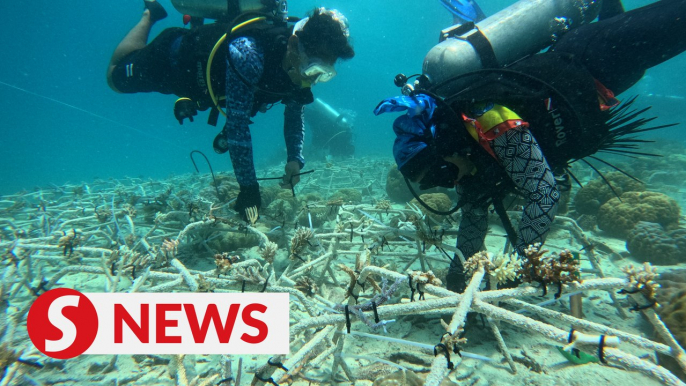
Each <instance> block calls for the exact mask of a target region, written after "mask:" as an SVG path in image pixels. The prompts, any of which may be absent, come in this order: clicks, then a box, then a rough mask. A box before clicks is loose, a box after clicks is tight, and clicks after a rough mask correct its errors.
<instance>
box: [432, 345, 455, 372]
mask: <svg viewBox="0 0 686 386" xmlns="http://www.w3.org/2000/svg"><path fill="white" fill-rule="evenodd" d="M436 348H441V349H443V355H445V359H446V360H447V361H448V368H449V369H451V370H452V369H453V367H454V365H453V362H451V361H450V350H448V347H447V346H446V345H444V344H443V343H439V344H437V345H435V346H434V356H436V355H438V350H437V349H436Z"/></svg>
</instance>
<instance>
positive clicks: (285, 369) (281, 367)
mask: <svg viewBox="0 0 686 386" xmlns="http://www.w3.org/2000/svg"><path fill="white" fill-rule="evenodd" d="M272 358H273V357H269V359H267V363H268V364H269V366H273V367H278V368H280V369H282V370H283V371H285V372H288V369H287V368H286V366H284V365H283V363H281V362H272Z"/></svg>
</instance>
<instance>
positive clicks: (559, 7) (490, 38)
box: [423, 0, 602, 95]
mask: <svg viewBox="0 0 686 386" xmlns="http://www.w3.org/2000/svg"><path fill="white" fill-rule="evenodd" d="M601 1H602V0H520V1H519V2H517V3H515V4H513V5H511V6H510V7H508V8H505V9H503V10H502V11H500V12H498V13H496V14H495V15H493V16H490V17H488V18H486V19H484V20H482V21H480V22H479V23H477V24H476V25H474V23H466V24H463V25H456V26H452V27H450V28H447V29H445V30H443V31H441V36H440V42H439V43H438V44H437V45H435V46H434V47H433V48H432V49H431V50H430V51H429V53H428V54H427V55H426V57H425V58H424V65H423V74H424V75H426V76H427V77H428V78H429V81H430V82H431V84H438V83H441V82H443V81H445V80H447V79H450V78H452V77H455V76H459V75H462V74H466V73H468V72H472V71H476V70H480V69H483V68H497V67H502V66H504V65H507V64H510V63H513V62H515V61H517V60H519V59H521V58H524V57H525V56H527V55H531V54H535V53H537V52H538V51H540V50H542V49H544V48H546V47H547V46H549V45H551V44H552V43H553V42H554V41H555V39H556V38H557V37H559V36H560V35H561V34H563V33H564V32H566V31H567V30H570V29H573V28H576V27H578V26H579V25H582V24H585V23H590V22H591V21H592V20H593V19H595V18H596V16H597V15H598V12H599V10H600V2H601ZM440 94H442V95H450V94H451V90H450V87H445V88H443V89H442V91H441V93H440Z"/></svg>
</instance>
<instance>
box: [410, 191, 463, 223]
mask: <svg viewBox="0 0 686 386" xmlns="http://www.w3.org/2000/svg"><path fill="white" fill-rule="evenodd" d="M419 198H421V199H422V201H424V202H425V203H426V204H427V205H428V206H429V207H430V208H432V209H434V210H437V211H439V212H447V211H449V210H450V209H452V207H453V203H452V201H450V197H448V195H447V194H445V193H424V194H422V195H420V196H419ZM410 205H413V206H415V207H417V208H419V209H420V210H421V211H422V213H424V214H425V215H426V216H428V217H431V218H433V219H435V220H437V221H439V222H440V221H442V220H443V216H441V215H437V214H434V213H432V212H430V211H429V210H428V209H426V208H425V207H424V206H423V205H420V204H419V202H418V201H417V200H416V199H414V198H413V199H412V201H410Z"/></svg>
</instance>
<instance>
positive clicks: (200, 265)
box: [0, 160, 683, 386]
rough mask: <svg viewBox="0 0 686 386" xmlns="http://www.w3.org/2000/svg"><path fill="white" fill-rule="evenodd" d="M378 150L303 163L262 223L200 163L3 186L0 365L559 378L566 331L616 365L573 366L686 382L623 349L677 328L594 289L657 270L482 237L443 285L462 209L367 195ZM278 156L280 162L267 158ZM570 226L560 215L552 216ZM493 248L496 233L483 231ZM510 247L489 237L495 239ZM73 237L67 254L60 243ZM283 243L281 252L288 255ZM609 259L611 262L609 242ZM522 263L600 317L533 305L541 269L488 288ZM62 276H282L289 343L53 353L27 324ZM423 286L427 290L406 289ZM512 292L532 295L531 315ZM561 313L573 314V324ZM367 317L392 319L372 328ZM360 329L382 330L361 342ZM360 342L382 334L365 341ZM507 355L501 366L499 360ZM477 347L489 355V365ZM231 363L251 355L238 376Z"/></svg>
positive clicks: (50, 373) (470, 379) (378, 181)
mask: <svg viewBox="0 0 686 386" xmlns="http://www.w3.org/2000/svg"><path fill="white" fill-rule="evenodd" d="M379 165H382V167H381V166H379ZM387 165H388V162H385V163H383V162H372V161H370V162H367V161H366V160H363V161H362V162H360V161H359V160H355V161H354V163H350V164H346V161H341V162H340V163H339V162H337V163H336V165H332V166H331V167H330V168H328V169H326V170H323V171H322V172H321V173H313V174H311V175H308V176H307V178H303V180H302V181H301V184H299V185H298V187H297V188H296V191H295V192H296V194H298V197H297V198H296V199H294V198H293V197H292V192H291V191H281V192H277V191H276V190H273V192H272V193H270V194H274V200H275V201H276V200H281V202H283V203H288V204H289V205H291V210H292V217H290V218H289V220H288V222H286V220H285V217H284V216H281V218H279V217H278V216H274V215H273V213H268V210H267V208H264V206H263V209H265V210H263V211H262V213H260V219H259V221H258V222H257V224H255V226H251V225H249V224H246V223H245V221H242V220H240V217H239V215H238V214H237V213H235V212H234V211H233V210H232V209H231V207H230V205H229V204H228V203H226V202H225V201H224V202H222V201H218V198H217V197H216V192H215V191H214V186H213V185H211V182H210V181H211V180H210V178H209V176H198V175H193V176H190V175H188V176H174V177H171V178H169V179H167V180H161V181H142V180H140V179H126V180H111V181H97V182H89V183H88V185H86V184H85V183H82V184H79V185H78V186H81V187H83V189H73V188H74V186H61V187H51V188H49V189H42V190H37V191H35V192H23V193H20V194H17V195H11V196H3V197H0V234H1V235H2V240H0V256H1V258H2V261H3V264H2V265H0V277H1V278H2V280H0V338H1V339H2V342H3V347H0V349H2V350H0V351H4V352H5V354H3V355H5V356H4V357H3V358H5V359H6V361H5V362H3V363H2V365H3V366H5V368H4V369H3V370H4V372H3V374H1V375H0V382H2V383H3V384H7V385H12V384H22V385H23V384H54V383H60V384H64V385H82V384H134V383H135V384H157V385H162V386H172V385H202V384H214V385H225V384H229V383H232V384H243V385H245V384H248V383H251V380H250V379H245V377H248V378H252V381H253V382H254V383H255V384H259V383H261V382H259V379H266V380H268V381H269V380H271V381H273V383H278V384H292V385H293V386H301V385H307V384H333V383H341V384H342V383H346V384H352V383H355V384H364V385H369V384H371V382H372V381H375V380H378V381H379V382H377V384H379V385H394V384H399V383H408V384H412V383H414V384H426V385H429V386H439V385H441V384H443V385H450V384H452V382H458V383H459V384H482V383H489V384H495V383H502V384H505V383H516V382H517V381H522V382H524V383H531V384H534V383H535V384H554V383H556V382H558V383H559V381H560V379H561V378H559V373H558V375H556V374H554V373H553V372H550V373H549V374H546V373H545V372H543V370H542V369H545V368H546V367H547V366H548V365H549V364H550V363H551V360H550V359H551V358H548V357H549V355H550V353H551V352H555V349H554V348H553V349H552V350H551V349H550V348H551V347H553V346H560V345H563V346H564V345H566V346H565V347H566V348H568V349H569V350H573V349H574V348H578V349H580V350H583V351H585V352H587V353H592V354H594V356H595V355H600V357H601V358H600V360H603V361H606V362H607V363H608V364H609V366H603V367H600V365H589V366H585V367H584V368H583V369H580V368H575V367H569V368H565V369H564V371H565V372H567V373H568V374H565V375H569V376H570V377H574V376H579V375H580V374H583V372H585V371H589V370H593V371H596V372H597V373H602V375H603V376H606V377H607V379H609V380H611V381H616V379H615V378H618V379H621V378H622V377H624V379H627V378H629V377H631V379H632V381H634V382H635V383H641V384H646V385H655V384H658V383H659V384H666V385H670V386H683V384H682V383H680V382H679V380H678V379H676V378H675V377H674V375H672V374H671V373H670V372H669V371H667V370H665V369H664V368H662V367H659V366H655V364H654V362H653V361H651V360H650V359H645V358H640V357H638V356H636V355H634V354H632V353H633V352H639V353H645V352H651V351H656V352H659V353H661V354H665V355H672V356H674V357H675V358H677V360H679V358H680V357H679V355H676V354H678V353H677V352H676V351H673V345H672V343H671V342H670V341H667V340H665V342H666V343H659V342H655V341H654V340H650V339H647V338H645V337H643V336H642V335H641V334H639V332H638V331H637V330H636V326H637V325H639V323H637V321H638V316H636V314H629V317H630V318H632V319H627V320H626V321H623V320H620V319H619V316H618V315H614V314H612V315H609V313H608V312H607V311H608V309H609V310H612V308H611V306H612V304H611V303H610V300H608V299H606V298H607V296H597V294H598V293H601V294H603V295H604V293H605V291H608V292H612V293H614V292H615V291H617V290H619V289H627V290H629V291H634V290H639V291H640V290H641V289H645V290H646V291H647V290H648V289H649V288H653V286H652V281H650V280H653V279H652V278H650V277H649V276H650V275H652V274H654V270H652V269H651V270H649V271H648V270H645V273H641V272H640V271H638V270H636V269H635V270H634V271H633V274H631V275H629V278H628V279H627V278H625V277H621V278H611V277H607V278H603V277H602V275H603V273H602V270H601V269H598V268H596V266H594V267H593V268H594V269H593V270H589V271H588V272H586V271H585V273H584V275H585V276H584V281H583V282H581V281H580V280H579V276H578V275H579V274H578V264H577V262H576V259H575V258H574V255H572V254H570V253H569V252H568V251H562V252H558V253H557V254H551V255H550V256H544V254H545V251H541V250H540V248H539V247H535V248H530V249H529V252H528V261H525V262H524V263H525V264H527V265H526V267H522V268H520V269H518V268H517V267H518V264H519V263H520V262H519V261H517V260H514V259H513V256H510V255H503V256H497V257H495V258H493V257H492V256H494V255H493V254H490V253H488V252H484V253H482V254H481V255H480V256H479V257H476V258H475V259H473V260H470V263H469V264H468V266H472V267H473V275H472V276H471V278H470V281H469V285H468V286H467V289H466V291H465V292H464V293H460V294H458V293H455V292H452V291H449V290H447V289H446V288H444V287H443V284H442V283H441V281H440V280H439V279H438V278H437V277H436V276H437V275H434V272H435V273H438V272H439V271H444V270H445V267H447V266H448V264H449V263H450V259H452V258H454V257H453V253H449V252H454V247H453V245H454V242H455V233H456V227H457V225H456V224H455V223H452V222H449V221H445V222H443V223H441V224H435V221H434V220H433V219H431V218H429V217H428V216H425V215H424V213H422V212H421V210H419V208H417V207H415V206H413V205H411V206H409V207H404V205H403V206H400V205H397V206H396V207H393V206H392V205H390V203H389V202H384V201H382V200H379V199H380V198H382V197H380V195H378V194H377V196H376V197H373V196H371V197H370V196H368V195H367V193H370V195H371V192H373V191H375V192H380V191H382V190H383V182H384V179H385V178H384V177H385V174H384V173H385V169H386V167H387ZM314 167H316V168H318V169H319V170H321V168H320V167H319V166H314ZM280 173H282V170H281V166H280V167H278V168H276V167H275V168H274V169H271V170H266V171H265V175H280ZM364 180H367V181H364ZM220 181H221V182H222V185H226V186H227V187H231V186H232V184H234V182H233V180H232V179H231V178H223V177H220ZM361 181H362V182H361ZM360 187H361V188H360ZM172 188H174V189H172ZM345 188H358V190H361V191H362V192H363V195H364V196H363V201H362V202H361V203H358V204H350V203H349V201H348V200H347V199H345V198H340V199H333V200H331V201H330V202H325V201H323V200H321V197H320V198H316V195H312V196H310V195H309V194H308V193H307V191H308V190H311V191H319V192H322V193H326V194H322V195H323V196H325V197H328V196H329V192H335V191H337V190H340V189H345ZM276 197H280V198H276ZM110 198H113V199H110ZM310 198H313V199H310ZM275 201H272V202H271V204H274V202H275ZM146 208H148V209H149V211H148V212H147V213H146V210H148V209H146ZM153 210H154V211H153ZM318 211H323V213H325V217H324V218H325V219H326V221H321V222H317V221H316V217H318V216H317V213H318ZM98 212H99V213H100V214H99V215H98V214H97V213H98ZM458 215H459V214H458ZM296 216H299V217H300V218H302V219H303V221H304V219H307V221H308V222H309V217H312V222H313V225H312V226H311V227H309V226H308V227H307V228H299V227H296V226H294V225H295V223H294V222H293V221H292V220H294V219H295V218H296ZM569 221H573V220H569ZM558 224H560V222H559V221H556V222H555V225H554V227H557V226H559V225H558ZM577 228H578V227H577ZM575 229H576V228H575ZM562 230H567V231H568V230H569V228H568V227H567V228H562V229H555V230H554V231H555V232H557V233H562V232H560V231H562ZM494 231H495V232H497V230H495V229H494ZM564 234H565V235H569V234H570V233H569V232H565V233H564ZM571 236H572V237H573V238H574V240H575V241H572V242H571V243H570V244H571V245H575V244H574V243H576V244H581V245H584V246H587V245H589V243H588V240H587V239H586V236H584V235H583V232H582V231H581V230H578V231H574V232H571ZM63 237H66V238H65V239H63V240H62V241H60V239H62V238H63ZM77 237H78V238H79V241H78V242H76V238H77ZM289 238H290V239H291V242H290V245H288V246H287V247H283V246H282V247H279V244H278V243H279V242H281V244H282V245H284V244H286V242H285V240H287V239H289ZM490 239H498V238H496V237H492V238H490ZM500 241H503V242H504V239H503V240H500ZM557 241H558V240H556V239H552V240H549V247H550V248H558V247H556V246H555V245H554V244H555V243H556V242H557ZM487 247H488V248H489V249H493V250H496V249H494V248H493V245H487ZM502 247H503V245H502V243H500V242H499V243H498V244H497V246H496V247H495V248H497V250H502ZM65 248H66V254H67V255H69V254H70V253H71V254H72V256H73V258H71V259H69V258H65V257H64V254H65ZM239 249H240V250H239ZM590 252H592V250H591V249H590V248H588V249H586V252H585V254H587V255H589V256H590V255H591V254H590ZM239 255H240V256H241V258H240V260H239V259H238V258H237V256H239ZM283 255H285V256H283ZM289 255H290V257H291V259H286V258H285V257H286V256H289ZM279 256H283V257H284V259H283V263H285V264H287V265H288V266H287V267H285V269H278V270H277V269H276V268H275V265H279V263H281V261H275V260H281V259H279ZM589 259H590V257H589ZM604 263H606V264H612V262H611V261H609V259H607V260H605V261H604ZM285 264H284V265H285ZM518 273H519V274H521V275H522V276H523V277H525V278H526V279H528V280H529V281H534V282H540V283H544V284H552V283H564V287H565V291H570V292H571V291H574V292H575V293H576V292H583V293H585V294H587V295H588V296H587V297H586V298H585V301H586V303H585V304H584V305H585V306H586V305H588V310H589V311H590V310H591V309H593V308H595V307H596V306H597V307H598V308H597V309H594V310H593V311H599V312H601V313H602V314H603V315H602V316H603V317H597V316H599V315H598V313H597V312H593V313H592V312H588V313H587V319H580V318H577V317H574V316H572V315H569V314H568V313H566V312H558V311H556V310H555V309H554V308H555V307H547V308H545V307H541V306H538V305H536V304H535V303H538V302H539V299H538V298H537V296H536V295H540V288H538V286H531V285H521V286H519V287H516V288H508V289H506V290H494V288H492V287H491V288H490V289H482V288H483V286H482V284H483V283H482V281H483V280H488V279H490V280H491V281H500V282H502V281H507V282H512V281H513V280H512V279H513V278H514V279H516V275H517V274H518ZM489 275H490V278H489ZM632 277H633V278H632ZM57 286H59V287H66V288H77V289H78V290H80V291H83V292H84V293H88V292H98V291H107V292H111V293H123V292H141V293H175V292H189V291H190V292H216V293H237V292H240V291H245V292H272V293H288V294H289V296H290V302H289V304H288V306H289V313H290V336H289V341H290V354H287V355H283V356H278V357H276V356H275V357H270V356H267V355H242V356H239V355H233V354H232V355H230V356H217V355H187V356H184V355H175V356H172V357H162V356H159V355H138V356H130V355H118V356H109V357H104V358H105V359H104V360H103V359H102V358H95V357H93V356H83V357H78V358H74V359H73V360H69V361H62V360H60V361H57V360H51V359H50V358H47V357H45V356H43V355H40V354H39V353H38V352H37V351H36V350H35V348H33V346H32V344H31V342H30V340H29V338H28V336H27V333H26V329H25V328H23V326H24V325H25V324H26V317H27V312H28V310H29V308H30V306H31V304H32V302H33V301H34V300H35V298H36V296H37V295H40V294H41V293H42V292H44V291H47V290H50V289H52V288H55V287H57ZM639 287H640V289H639ZM416 292H420V297H419V298H418V297H417V296H412V295H413V294H415V293H416ZM408 294H409V296H408ZM346 295H348V296H347V297H346ZM634 295H640V294H638V293H636V294H634ZM408 297H409V298H410V299H409V300H408V299H407V298H408ZM513 309H517V310H519V309H524V310H525V311H526V313H527V314H526V315H525V314H523V313H517V312H513ZM642 312H643V313H644V314H647V313H648V312H653V309H652V308H651V309H646V310H642ZM677 312H678V311H677ZM446 314H448V315H451V317H450V320H449V322H450V323H445V322H444V323H441V316H445V315H446ZM468 314H481V315H483V316H484V320H486V321H487V324H488V326H489V328H488V329H487V330H485V332H484V330H480V331H476V330H474V329H467V328H465V327H466V323H467V315H468ZM594 314H595V315H594ZM615 322H618V324H617V325H615V324H614V323H615ZM570 325H573V326H575V328H577V329H578V331H574V332H572V333H570V332H569V330H568V329H567V326H570ZM623 328H628V329H630V331H631V332H625V331H622V329H623ZM375 330H378V331H383V332H384V334H383V335H375V334H368V333H366V331H375ZM501 331H502V333H501ZM582 331H583V332H582ZM463 334H467V335H465V336H463ZM663 336H664V333H661V337H663ZM477 337H478V338H477ZM482 338H484V339H482ZM369 339H378V340H383V342H384V343H383V344H370V341H369ZM620 339H621V342H622V345H621V347H620V346H618V344H619V340H620ZM508 344H510V345H511V346H510V347H511V348H512V349H511V350H508V346H507V345H508ZM524 344H525V345H530V346H531V350H529V351H528V352H527V354H525V356H526V360H525V361H523V360H522V359H521V358H520V357H518V356H513V355H511V353H518V352H519V350H520V349H521V347H522V345H524ZM408 345H412V346H413V347H412V349H410V348H408V347H407V346H408ZM370 347H374V348H377V349H378V350H375V352H370V350H369V348H370ZM515 347H516V350H515V349H514V348H515ZM527 347H528V346H527ZM377 351H378V352H377ZM470 351H475V352H476V353H477V354H474V353H472V352H470ZM19 353H21V356H20V357H17V355H19ZM0 354H2V353H0ZM362 355H368V356H367V357H366V358H361V357H362ZM556 355H557V354H556ZM356 356H357V357H356ZM236 357H240V358H239V359H237V361H238V362H239V366H238V373H235V372H233V373H232V366H231V363H230V361H231V358H234V360H236ZM463 357H464V359H465V360H464V361H463ZM34 358H39V359H37V360H38V361H40V362H41V364H42V365H44V366H43V368H42V369H39V368H37V367H38V366H34V367H32V368H31V369H30V370H27V371H24V370H23V369H24V368H25V367H26V366H31V365H30V364H29V365H27V364H26V363H25V362H28V363H31V362H33V360H34ZM469 358H479V359H480V360H479V361H478V362H477V361H474V360H473V359H469ZM501 358H502V359H503V363H507V364H508V365H509V366H502V365H499V364H498V362H499V361H500V359H501ZM243 360H244V361H245V362H246V363H245V364H242V362H241V361H243ZM482 361H490V362H491V363H494V364H495V366H481V363H484V362H482ZM369 362H372V363H369ZM275 363H277V364H281V366H275V365H274V364H275ZM380 363H392V364H394V365H395V367H396V368H398V367H400V366H402V367H405V368H406V369H407V370H405V371H404V372H403V373H401V374H396V376H391V377H385V378H383V379H382V378H380V377H381V376H382V374H381V371H374V369H379V368H381V367H380V366H379V364H380ZM476 363H478V364H479V365H478V366H477V365H475V364H476ZM520 363H534V364H536V363H538V364H540V366H533V368H534V369H536V371H541V372H540V373H532V372H530V371H529V369H528V368H527V367H525V366H523V365H521V364H520ZM526 366H529V365H528V364H527V365H526ZM241 369H245V373H244V376H245V377H244V379H242V382H241V381H240V380H239V379H240V377H241ZM624 369H628V370H631V371H633V372H631V373H629V372H626V371H625V370H624ZM366 370H369V371H366ZM384 371H385V373H386V374H387V373H389V371H387V370H384ZM411 372H414V373H415V374H416V377H414V376H413V375H411ZM638 372H640V373H641V374H639V373H638ZM471 374H474V375H473V376H472V375H471ZM477 374H478V375H477ZM515 374H516V375H515ZM372 375H374V376H372ZM384 375H385V374H384ZM356 376H358V377H359V378H358V379H356ZM648 377H650V378H652V379H649V378H648ZM360 378H364V380H362V379H360ZM271 381H269V382H270V383H272V382H271ZM616 382H617V383H620V381H616ZM520 383H521V382H520Z"/></svg>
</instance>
